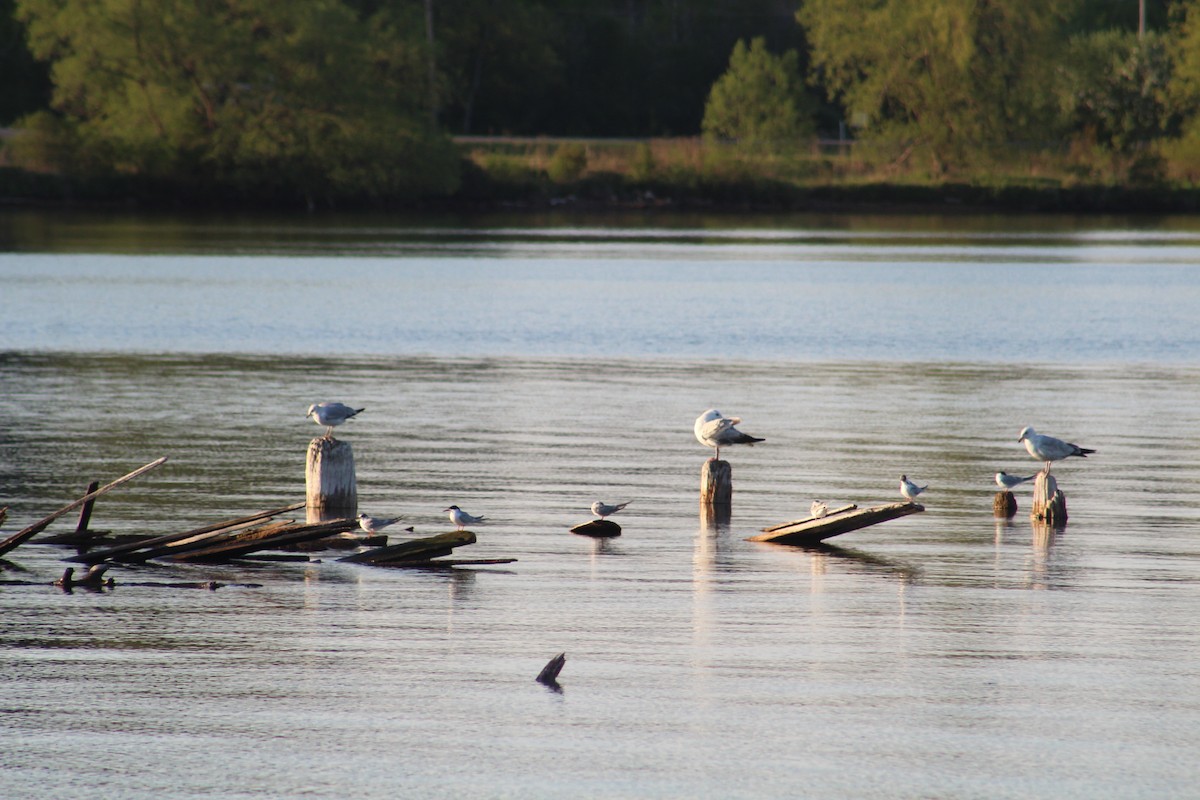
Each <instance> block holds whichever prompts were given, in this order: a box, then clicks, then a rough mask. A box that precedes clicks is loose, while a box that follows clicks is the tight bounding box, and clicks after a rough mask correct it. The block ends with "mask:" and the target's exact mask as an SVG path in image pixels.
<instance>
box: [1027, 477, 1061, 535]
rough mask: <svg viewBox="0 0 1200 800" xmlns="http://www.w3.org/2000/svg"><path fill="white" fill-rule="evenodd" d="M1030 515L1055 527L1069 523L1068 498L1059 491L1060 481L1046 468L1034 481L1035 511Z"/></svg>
mask: <svg viewBox="0 0 1200 800" xmlns="http://www.w3.org/2000/svg"><path fill="white" fill-rule="evenodd" d="M1030 516H1031V517H1032V518H1033V519H1035V520H1039V521H1041V522H1045V523H1047V524H1048V525H1053V526H1055V527H1062V526H1063V525H1066V524H1067V498H1066V496H1065V495H1064V494H1063V493H1062V492H1061V491H1059V488H1058V481H1056V480H1054V476H1053V475H1051V474H1050V473H1049V472H1047V471H1046V470H1042V471H1041V472H1039V473H1038V474H1037V479H1036V480H1034V482H1033V511H1032V513H1031V514H1030Z"/></svg>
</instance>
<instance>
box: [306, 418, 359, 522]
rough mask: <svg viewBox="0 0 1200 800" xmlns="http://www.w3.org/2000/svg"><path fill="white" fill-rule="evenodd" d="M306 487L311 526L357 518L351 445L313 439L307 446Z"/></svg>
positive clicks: (307, 511) (356, 492) (355, 484)
mask: <svg viewBox="0 0 1200 800" xmlns="http://www.w3.org/2000/svg"><path fill="white" fill-rule="evenodd" d="M304 486H305V510H306V514H307V521H308V523H309V524H310V525H312V524H315V523H318V522H326V521H330V520H336V519H345V518H348V517H356V516H358V486H357V483H356V482H355V478H354V451H353V449H351V447H350V444H349V443H348V442H339V441H338V440H337V439H332V438H330V439H326V438H325V437H319V438H317V439H313V440H312V442H310V443H309V445H308V463H307V466H306V467H305V470H304Z"/></svg>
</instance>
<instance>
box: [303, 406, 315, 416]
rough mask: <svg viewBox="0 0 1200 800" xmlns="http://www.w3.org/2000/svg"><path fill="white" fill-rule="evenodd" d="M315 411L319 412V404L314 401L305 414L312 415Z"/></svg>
mask: <svg viewBox="0 0 1200 800" xmlns="http://www.w3.org/2000/svg"><path fill="white" fill-rule="evenodd" d="M315 413H317V404H316V403H313V404H312V405H311V406H309V407H308V413H307V414H305V415H304V416H306V417H311V416H312V415H313V414H315Z"/></svg>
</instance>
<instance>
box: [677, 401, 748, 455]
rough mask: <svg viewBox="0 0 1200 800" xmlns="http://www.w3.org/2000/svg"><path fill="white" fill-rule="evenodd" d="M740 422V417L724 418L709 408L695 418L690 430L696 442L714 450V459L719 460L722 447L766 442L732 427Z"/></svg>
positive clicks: (718, 412)
mask: <svg viewBox="0 0 1200 800" xmlns="http://www.w3.org/2000/svg"><path fill="white" fill-rule="evenodd" d="M741 421H742V419H741V417H726V416H724V415H722V414H721V412H720V411H717V410H716V409H715V408H710V409H708V410H707V411H705V412H704V413H703V414H701V415H700V416H698V417H696V423H695V425H693V426H692V429H693V430H694V431H695V433H696V440H697V441H698V442H700V444H702V445H704V446H705V447H712V448H714V449H715V450H716V451H717V454H716V455H715V456H714V458H716V459H717V460H720V458H721V448H722V447H726V446H728V445H731V444H748V445H753V444H754V443H755V442H765V441H766V439H760V438H758V437H757V436H751V435H749V434H747V433H742V432H741V431H739V430H738V429H737V428H735V427H733V426H734V425H737V424H738V423H740V422H741Z"/></svg>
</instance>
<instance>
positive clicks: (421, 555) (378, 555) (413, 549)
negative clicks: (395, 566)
mask: <svg viewBox="0 0 1200 800" xmlns="http://www.w3.org/2000/svg"><path fill="white" fill-rule="evenodd" d="M468 544H475V534H473V533H471V532H470V531H450V532H449V533H440V534H438V535H437V536H428V537H426V538H424V539H412V540H411V541H407V542H401V543H400V544H392V545H388V546H387V547H377V548H375V549H374V550H367V551H366V552H364V553H355V554H354V555H350V556H345V557H344V558H339V559H338V561H349V562H350V563H353V564H384V563H387V562H392V561H428V560H429V559H431V558H438V557H440V556H445V555H449V554H450V553H451V552H453V550H454V548H456V547H462V546H463V545H468Z"/></svg>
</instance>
